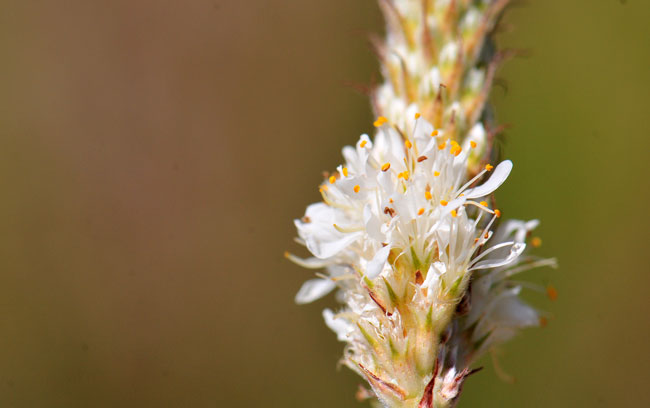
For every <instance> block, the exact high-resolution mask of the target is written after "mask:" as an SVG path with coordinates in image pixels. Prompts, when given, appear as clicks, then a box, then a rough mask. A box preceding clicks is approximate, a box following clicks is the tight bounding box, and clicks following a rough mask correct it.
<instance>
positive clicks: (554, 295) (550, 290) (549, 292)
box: [546, 285, 557, 300]
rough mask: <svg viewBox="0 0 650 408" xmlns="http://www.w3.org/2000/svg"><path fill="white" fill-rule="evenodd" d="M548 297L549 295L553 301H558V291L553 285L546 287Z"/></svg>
mask: <svg viewBox="0 0 650 408" xmlns="http://www.w3.org/2000/svg"><path fill="white" fill-rule="evenodd" d="M546 295H548V298H549V299H551V300H557V289H555V288H554V287H553V285H548V286H547V287H546Z"/></svg>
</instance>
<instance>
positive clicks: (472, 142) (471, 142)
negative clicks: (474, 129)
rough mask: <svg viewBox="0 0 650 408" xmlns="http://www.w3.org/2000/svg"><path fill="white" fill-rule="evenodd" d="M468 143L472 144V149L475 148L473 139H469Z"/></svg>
mask: <svg viewBox="0 0 650 408" xmlns="http://www.w3.org/2000/svg"><path fill="white" fill-rule="evenodd" d="M469 145H470V146H472V149H475V148H476V142H475V141H473V140H470V141H469Z"/></svg>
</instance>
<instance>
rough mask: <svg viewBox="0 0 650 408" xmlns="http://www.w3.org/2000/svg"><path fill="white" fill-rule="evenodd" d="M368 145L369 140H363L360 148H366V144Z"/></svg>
mask: <svg viewBox="0 0 650 408" xmlns="http://www.w3.org/2000/svg"><path fill="white" fill-rule="evenodd" d="M367 143H368V141H367V140H362V141H361V143H359V147H362V148H363V147H366V144H367Z"/></svg>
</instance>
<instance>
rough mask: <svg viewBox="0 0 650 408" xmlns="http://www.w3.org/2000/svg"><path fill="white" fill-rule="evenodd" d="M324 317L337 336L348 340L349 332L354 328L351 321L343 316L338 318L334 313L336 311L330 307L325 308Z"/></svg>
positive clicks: (339, 338) (342, 339) (341, 339)
mask: <svg viewBox="0 0 650 408" xmlns="http://www.w3.org/2000/svg"><path fill="white" fill-rule="evenodd" d="M323 318H324V319H325V324H326V325H327V327H329V328H330V329H332V331H333V332H334V333H336V338H337V339H338V340H339V341H346V340H348V334H350V333H351V332H352V331H353V330H354V328H353V327H352V325H351V324H350V323H349V322H347V321H345V320H343V319H341V318H338V319H337V318H336V317H335V315H334V312H332V311H331V310H330V309H325V310H323Z"/></svg>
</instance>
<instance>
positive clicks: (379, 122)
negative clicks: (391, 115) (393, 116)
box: [374, 116, 388, 127]
mask: <svg viewBox="0 0 650 408" xmlns="http://www.w3.org/2000/svg"><path fill="white" fill-rule="evenodd" d="M386 122H388V119H386V118H385V117H383V116H380V117H378V118H377V120H376V121H375V123H374V125H375V127H381V126H382V125H383V124H384V123H386Z"/></svg>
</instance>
